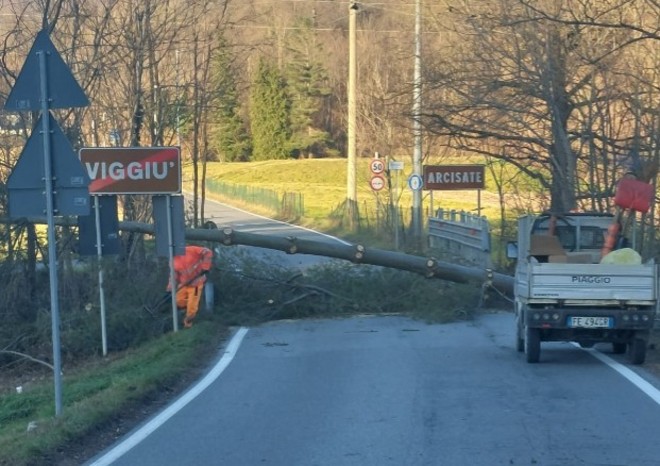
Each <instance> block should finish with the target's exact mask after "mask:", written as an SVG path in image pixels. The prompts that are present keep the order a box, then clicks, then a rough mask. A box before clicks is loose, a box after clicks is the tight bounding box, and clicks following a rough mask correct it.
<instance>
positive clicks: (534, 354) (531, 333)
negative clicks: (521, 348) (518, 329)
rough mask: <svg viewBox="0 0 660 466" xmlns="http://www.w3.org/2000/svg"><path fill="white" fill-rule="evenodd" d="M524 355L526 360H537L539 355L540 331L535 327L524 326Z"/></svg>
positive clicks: (532, 361) (533, 361)
mask: <svg viewBox="0 0 660 466" xmlns="http://www.w3.org/2000/svg"><path fill="white" fill-rule="evenodd" d="M525 355H526V356H527V362H529V363H535V362H539V358H540V357H541V332H540V331H539V329H537V328H529V327H526V328H525Z"/></svg>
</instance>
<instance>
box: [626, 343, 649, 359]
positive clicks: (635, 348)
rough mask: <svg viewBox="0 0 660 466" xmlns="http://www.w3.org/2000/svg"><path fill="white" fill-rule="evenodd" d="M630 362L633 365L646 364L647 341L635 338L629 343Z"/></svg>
mask: <svg viewBox="0 0 660 466" xmlns="http://www.w3.org/2000/svg"><path fill="white" fill-rule="evenodd" d="M628 360H629V361H630V363H631V364H635V365H639V364H644V361H646V340H644V339H642V338H633V339H632V340H631V341H630V343H628Z"/></svg>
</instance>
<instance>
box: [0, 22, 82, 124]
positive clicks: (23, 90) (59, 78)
mask: <svg viewBox="0 0 660 466" xmlns="http://www.w3.org/2000/svg"><path fill="white" fill-rule="evenodd" d="M40 53H45V57H46V70H45V71H46V73H45V77H46V82H47V93H48V96H47V97H48V99H49V104H48V108H51V109H52V108H70V107H86V106H88V105H89V100H88V99H87V96H86V95H85V93H84V92H83V90H82V88H81V87H80V85H79V84H78V81H76V78H74V77H73V74H72V73H71V69H70V68H69V66H68V65H67V64H66V63H64V60H62V57H61V56H60V54H59V52H58V51H57V49H56V48H55V46H54V45H53V42H51V40H50V37H49V36H48V32H47V31H46V30H45V29H43V30H41V31H40V32H39V33H38V34H37V37H36V39H35V40H34V44H32V48H31V49H30V52H29V53H28V56H27V58H26V59H25V63H23V68H22V69H21V72H20V73H19V74H18V78H16V83H14V87H13V88H12V90H11V92H10V93H9V97H7V101H6V102H5V110H15V111H33V110H41V102H40V98H41V96H40V89H41V87H40V82H41V76H42V75H41V69H40V66H39V54H40Z"/></svg>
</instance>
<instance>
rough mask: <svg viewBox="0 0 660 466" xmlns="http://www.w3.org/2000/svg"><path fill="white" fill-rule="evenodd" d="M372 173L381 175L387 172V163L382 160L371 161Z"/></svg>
mask: <svg viewBox="0 0 660 466" xmlns="http://www.w3.org/2000/svg"><path fill="white" fill-rule="evenodd" d="M370 166H371V173H373V174H374V175H379V174H381V173H383V172H384V171H385V162H383V161H382V160H381V159H372V160H371V165H370Z"/></svg>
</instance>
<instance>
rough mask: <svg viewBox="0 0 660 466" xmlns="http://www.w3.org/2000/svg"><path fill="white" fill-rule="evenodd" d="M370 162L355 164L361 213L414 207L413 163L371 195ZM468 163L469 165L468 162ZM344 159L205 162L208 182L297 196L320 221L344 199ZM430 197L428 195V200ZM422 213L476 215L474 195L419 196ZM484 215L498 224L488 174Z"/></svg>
mask: <svg viewBox="0 0 660 466" xmlns="http://www.w3.org/2000/svg"><path fill="white" fill-rule="evenodd" d="M370 160H371V159H368V158H361V159H358V162H357V163H358V168H357V177H356V178H357V195H358V203H359V204H360V207H361V208H364V207H366V208H367V210H375V209H376V207H377V206H378V205H386V204H387V203H388V202H389V200H390V198H393V199H398V201H399V204H400V206H401V207H402V209H404V210H407V209H408V208H409V207H411V206H412V191H411V190H410V189H409V188H408V186H407V178H408V176H410V174H411V172H412V163H405V165H404V170H401V171H400V172H399V173H398V176H397V172H396V171H393V172H392V176H391V181H392V184H393V189H392V190H391V191H390V190H388V189H387V188H385V189H383V190H381V191H380V192H374V191H373V190H372V189H371V188H370V186H369V179H370V178H371V172H370V170H369V162H370ZM443 163H446V164H458V163H462V164H465V163H466V162H465V161H464V160H463V161H457V160H456V161H445V162H443ZM467 163H470V162H467ZM191 168H192V167H191V166H190V165H187V166H186V167H185V168H184V180H185V181H186V182H189V181H190V180H191V177H192V170H191ZM346 172H347V160H346V159H303V160H270V161H262V162H243V163H241V162H236V163H222V162H209V163H208V166H207V179H209V180H216V181H221V182H224V183H231V184H236V185H245V186H258V187H261V188H265V189H270V190H273V191H276V192H278V193H280V194H282V193H285V192H288V193H301V194H303V195H304V200H305V216H306V217H311V218H324V217H327V215H328V214H329V213H330V212H332V211H333V210H334V209H335V208H336V207H337V206H339V205H341V203H342V202H343V201H344V200H345V199H346V191H347V186H346V178H347V173H346ZM431 193H432V194H431ZM422 199H423V201H422V202H423V208H424V210H425V212H427V213H429V212H431V208H433V210H434V211H435V210H437V209H438V208H440V207H442V208H444V209H455V210H465V211H470V212H474V211H475V210H476V208H477V202H478V194H477V191H433V192H431V191H423V196H422ZM481 204H482V207H483V214H484V215H486V216H487V217H488V218H489V219H491V221H498V220H499V207H498V196H497V192H496V189H495V181H494V179H493V176H492V173H490V172H489V170H486V189H485V190H483V191H482V192H481Z"/></svg>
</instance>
